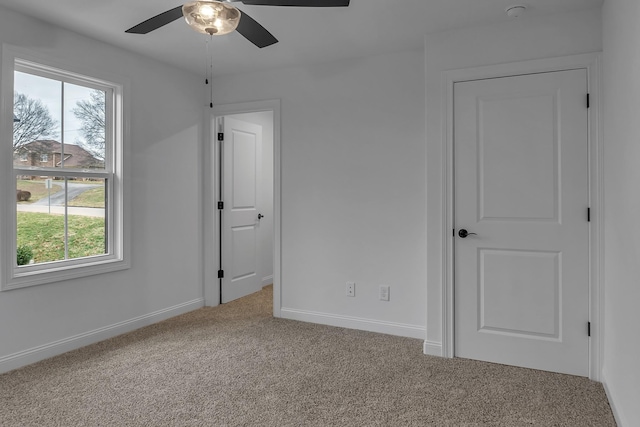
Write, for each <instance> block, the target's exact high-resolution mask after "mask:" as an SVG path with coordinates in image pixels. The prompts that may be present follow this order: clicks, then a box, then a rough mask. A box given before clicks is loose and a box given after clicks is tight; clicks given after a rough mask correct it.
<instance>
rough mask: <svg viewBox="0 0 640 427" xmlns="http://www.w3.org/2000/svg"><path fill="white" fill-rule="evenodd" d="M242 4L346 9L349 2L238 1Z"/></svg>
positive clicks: (307, 0)
mask: <svg viewBox="0 0 640 427" xmlns="http://www.w3.org/2000/svg"><path fill="white" fill-rule="evenodd" d="M240 1H241V2H242V3H244V4H252V5H260V6H300V7H346V6H349V0H240Z"/></svg>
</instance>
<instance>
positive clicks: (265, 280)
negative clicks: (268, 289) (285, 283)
mask: <svg viewBox="0 0 640 427" xmlns="http://www.w3.org/2000/svg"><path fill="white" fill-rule="evenodd" d="M272 283H273V274H272V275H271V276H267V277H263V278H262V284H261V285H260V286H261V287H263V288H264V287H265V286H267V285H271V284H272Z"/></svg>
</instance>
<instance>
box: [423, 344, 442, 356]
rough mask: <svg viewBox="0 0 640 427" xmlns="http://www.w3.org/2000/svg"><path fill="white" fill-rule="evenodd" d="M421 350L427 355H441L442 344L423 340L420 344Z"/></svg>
mask: <svg viewBox="0 0 640 427" xmlns="http://www.w3.org/2000/svg"><path fill="white" fill-rule="evenodd" d="M422 352H423V353H424V354H426V355H428V356H438V357H442V344H441V343H439V342H432V341H427V340H425V341H424V344H423V345H422Z"/></svg>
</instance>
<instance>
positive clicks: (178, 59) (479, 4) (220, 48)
mask: <svg viewBox="0 0 640 427" xmlns="http://www.w3.org/2000/svg"><path fill="white" fill-rule="evenodd" d="M602 1H603V0H523V1H519V0H351V5H350V6H349V7H348V8H295V7H272V6H248V5H243V4H241V3H236V4H235V5H236V6H237V7H238V9H240V10H241V11H245V12H246V13H248V14H249V15H251V17H253V18H254V19H255V20H257V21H258V22H260V23H261V24H262V25H263V26H264V27H265V28H267V29H268V30H269V31H270V32H271V33H272V34H273V35H274V36H275V37H276V38H277V39H278V40H279V41H280V42H279V43H277V44H275V45H273V46H269V47H266V48H264V49H258V48H256V47H255V46H254V45H253V44H251V43H249V42H248V41H247V40H245V39H244V38H243V37H242V36H241V35H240V34H238V33H236V32H234V33H232V34H229V35H226V36H218V37H214V38H213V52H214V58H215V59H214V75H220V74H228V73H238V72H248V71H252V70H259V69H266V68H275V67H286V66H292V65H301V64H308V63H313V62H322V61H332V60H338V59H345V58H351V57H361V56H367V55H372V54H376V53H383V52H388V51H393V50H404V49H411V48H419V47H420V46H422V44H423V39H424V35H425V34H427V33H431V32H438V31H443V30H447V29H452V28H462V27H468V26H477V25H486V24H493V23H499V22H502V21H507V20H509V19H513V18H509V17H507V15H506V14H505V12H504V10H505V8H506V7H507V6H511V5H514V4H523V5H525V6H526V7H527V13H526V14H525V15H524V16H523V17H521V18H518V19H529V18H530V17H533V16H538V15H549V14H554V13H562V12H569V11H577V10H582V9H590V8H594V7H599V6H600V5H601V4H602ZM179 2H180V0H55V1H51V0H0V5H2V6H6V7H8V8H10V9H13V10H15V11H18V12H22V13H24V14H26V15H30V16H33V17H36V18H39V19H42V20H44V21H47V22H51V23H53V24H56V25H58V26H61V27H65V28H68V29H71V30H73V31H76V32H78V33H81V34H85V35H88V36H90V37H93V38H95V39H98V40H102V41H105V42H107V43H110V44H113V45H116V46H120V47H123V48H125V49H128V50H131V51H134V52H138V53H141V54H144V55H147V56H150V57H153V58H156V59H159V60H162V61H165V62H168V63H171V64H174V65H176V66H179V67H182V68H184V69H188V70H191V71H193V72H196V73H199V74H201V73H203V72H204V69H205V66H206V65H205V64H206V59H205V56H206V55H205V52H206V47H205V46H206V45H205V41H206V40H207V38H208V36H204V35H202V34H198V33H196V32H194V31H193V30H191V29H190V28H189V27H188V26H187V25H186V24H185V23H184V21H183V20H181V19H180V20H178V21H175V22H173V23H171V24H169V25H166V26H165V27H162V28H160V29H158V30H156V31H153V32H151V33H149V34H147V35H138V34H125V32H124V31H125V30H126V29H128V28H130V27H132V26H134V25H136V24H138V23H140V22H142V21H144V20H146V19H148V18H150V17H152V16H155V15H157V14H159V13H161V12H164V11H166V10H168V9H171V8H174V7H176V6H178V5H179V4H180V3H179Z"/></svg>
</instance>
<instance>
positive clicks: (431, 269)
mask: <svg viewBox="0 0 640 427" xmlns="http://www.w3.org/2000/svg"><path fill="white" fill-rule="evenodd" d="M601 43H602V42H601V14H600V10H599V9H594V10H588V11H583V12H579V13H571V14H562V15H555V16H548V17H536V18H530V17H527V15H524V16H523V17H521V18H519V19H517V20H508V21H506V22H505V23H502V24H497V25H492V26H486V27H477V28H469V29H463V30H455V31H448V32H443V33H437V34H430V35H427V37H426V42H425V57H426V98H427V105H426V108H427V171H428V174H427V204H428V206H427V230H428V240H427V272H428V276H427V279H428V280H427V342H428V343H429V345H430V347H431V352H433V353H438V354H440V353H439V352H437V351H436V350H437V349H438V348H439V346H440V345H441V343H442V333H441V332H442V295H441V288H442V280H443V278H442V277H443V270H442V261H443V258H442V257H443V254H442V249H441V244H442V233H443V218H442V211H443V206H442V203H441V198H442V185H443V178H442V168H441V162H442V150H441V146H442V138H443V132H442V126H443V125H444V120H445V116H444V114H443V103H444V101H445V100H444V99H443V90H442V89H443V88H442V80H441V79H442V73H443V71H445V70H451V69H459V68H472V67H478V66H484V65H492V64H500V63H508V62H517V61H525V60H531V59H542V58H549V57H558V56H566V55H573V54H579V53H587V52H596V51H600V50H601V49H602V44H601Z"/></svg>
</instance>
